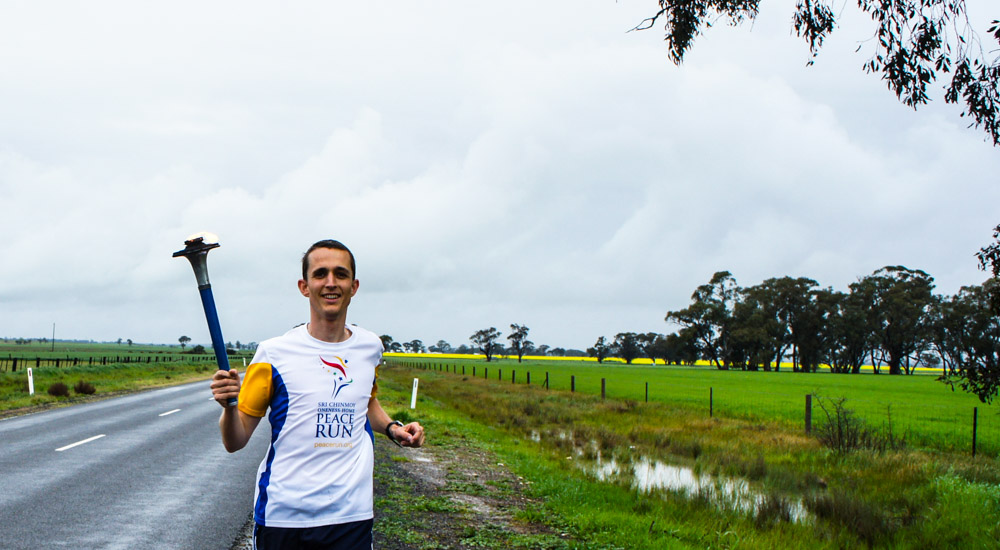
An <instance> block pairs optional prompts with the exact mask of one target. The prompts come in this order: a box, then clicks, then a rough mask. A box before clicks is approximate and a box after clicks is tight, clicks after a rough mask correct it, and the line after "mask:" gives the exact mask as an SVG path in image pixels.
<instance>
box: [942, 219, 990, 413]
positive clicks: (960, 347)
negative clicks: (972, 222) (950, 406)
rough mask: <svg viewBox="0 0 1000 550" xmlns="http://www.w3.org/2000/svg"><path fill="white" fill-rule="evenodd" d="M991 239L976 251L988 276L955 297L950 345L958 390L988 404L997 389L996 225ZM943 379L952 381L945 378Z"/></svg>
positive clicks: (980, 264)
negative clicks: (973, 395)
mask: <svg viewBox="0 0 1000 550" xmlns="http://www.w3.org/2000/svg"><path fill="white" fill-rule="evenodd" d="M993 240H994V241H995V242H993V243H991V244H989V245H987V246H984V247H983V248H981V249H980V250H979V252H977V253H976V257H977V258H978V259H979V268H980V269H982V270H983V271H986V272H988V273H990V274H991V275H992V276H991V277H990V278H989V279H987V281H986V282H985V283H983V284H982V286H979V287H964V288H962V289H961V290H960V291H959V293H958V295H957V296H956V297H955V299H954V302H955V305H956V309H957V311H956V314H955V315H954V325H955V326H953V327H949V329H950V330H951V333H952V338H951V340H952V346H953V350H954V351H953V354H954V357H955V362H956V363H957V367H958V378H959V380H960V384H961V386H962V389H963V390H965V391H967V392H971V393H974V394H976V396H977V397H979V400H980V401H982V402H983V403H989V402H991V401H992V400H993V398H994V397H996V395H997V391H998V389H1000V225H998V226H996V228H995V229H994V230H993ZM945 381H946V382H949V383H952V388H954V383H953V382H952V381H951V380H950V379H949V378H947V377H945Z"/></svg>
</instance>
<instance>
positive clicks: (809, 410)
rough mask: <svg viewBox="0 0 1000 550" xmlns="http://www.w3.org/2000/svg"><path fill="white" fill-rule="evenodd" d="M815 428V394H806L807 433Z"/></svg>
mask: <svg viewBox="0 0 1000 550" xmlns="http://www.w3.org/2000/svg"><path fill="white" fill-rule="evenodd" d="M812 429H813V396H812V394H811V393H807V394H806V435H809V434H811V433H812Z"/></svg>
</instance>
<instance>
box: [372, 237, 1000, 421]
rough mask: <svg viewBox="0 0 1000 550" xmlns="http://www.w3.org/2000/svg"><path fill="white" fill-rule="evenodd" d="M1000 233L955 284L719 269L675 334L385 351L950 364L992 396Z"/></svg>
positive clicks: (810, 366) (957, 381) (799, 364)
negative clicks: (974, 278)
mask: <svg viewBox="0 0 1000 550" xmlns="http://www.w3.org/2000/svg"><path fill="white" fill-rule="evenodd" d="M993 238H994V241H995V242H994V243H993V244H991V245H989V246H986V247H983V248H982V249H980V251H979V253H977V254H976V256H977V258H978V259H979V267H980V268H981V269H982V270H984V271H987V272H989V273H990V275H991V276H990V277H989V278H988V279H987V280H986V281H985V282H984V283H982V284H979V285H971V286H964V287H962V288H961V289H960V290H959V291H958V292H957V293H956V294H954V295H951V296H943V295H939V294H935V293H934V278H933V277H931V276H930V275H928V274H927V273H926V272H924V271H921V270H919V269H910V268H907V267H904V266H886V267H883V268H881V269H878V270H876V271H875V272H873V273H872V274H871V275H867V276H864V277H861V278H859V279H858V280H857V281H856V282H854V283H852V284H850V285H849V287H848V290H847V291H846V292H842V291H839V290H834V289H833V288H830V287H827V288H821V287H820V286H819V283H817V282H816V281H815V280H813V279H809V278H806V277H798V278H793V277H787V276H786V277H778V278H771V279H767V280H765V281H763V282H762V283H760V284H758V285H754V286H751V287H746V288H743V287H740V286H739V285H738V284H737V282H736V279H735V278H734V277H733V275H732V274H731V273H730V272H728V271H719V272H717V273H715V274H714V275H713V276H712V278H711V279H710V280H709V281H708V282H707V283H706V284H703V285H701V286H699V287H698V288H697V289H695V291H694V293H693V294H692V295H691V304H690V305H688V306H687V307H685V308H683V309H679V310H676V311H669V312H667V315H666V317H665V321H667V322H669V323H672V324H674V325H676V326H679V327H680V328H679V329H678V330H676V331H675V332H673V333H670V334H659V333H655V332H647V333H636V332H620V333H618V334H616V335H615V337H614V339H613V340H610V341H609V340H608V339H607V338H606V337H604V336H601V337H600V338H598V339H597V341H596V342H595V343H594V345H593V346H592V347H590V348H588V349H587V350H586V352H583V351H580V350H567V349H563V348H550V347H549V346H547V345H540V346H535V344H534V343H533V342H531V341H530V340H528V332H529V329H528V327H527V326H524V325H519V324H511V325H510V328H511V332H510V334H509V335H508V336H507V338H506V339H507V340H508V342H509V345H507V346H504V345H503V344H502V343H501V338H502V336H503V334H502V333H501V332H500V331H499V330H497V329H496V327H489V328H484V329H481V330H477V331H476V332H474V333H473V334H472V335H471V336H470V337H469V342H470V344H471V346H467V345H465V344H462V345H461V346H459V347H458V348H453V347H452V346H451V345H450V344H448V342H445V341H444V340H439V341H438V343H437V344H436V345H434V346H430V347H429V348H425V347H424V345H423V343H422V342H421V341H420V340H413V341H410V342H406V343H400V342H396V341H394V340H393V338H392V337H391V336H389V335H383V336H382V343H383V345H384V347H385V349H386V351H395V352H403V351H405V352H410V353H419V352H423V351H428V350H429V351H431V352H437V353H459V354H468V353H479V354H482V355H483V356H485V358H486V360H487V361H491V360H492V359H493V358H494V357H495V356H498V355H499V356H502V357H515V356H516V357H517V359H518V361H521V359H522V358H523V357H524V356H525V355H556V356H586V355H589V356H591V357H594V358H596V359H597V361H598V362H603V361H604V360H605V359H607V358H610V357H615V358H619V359H621V360H623V361H625V362H626V363H629V364H631V363H632V361H633V360H635V359H637V358H639V357H646V358H648V359H650V360H651V361H652V362H653V363H654V364H655V363H657V362H661V361H662V362H663V363H664V364H674V365H693V364H695V362H696V361H698V360H705V361H708V362H709V363H710V364H712V365H714V366H715V367H716V368H718V369H720V370H729V369H739V370H745V371H780V370H781V369H782V368H783V367H782V365H787V364H789V363H790V368H791V370H792V371H794V372H817V371H818V370H819V368H820V366H821V365H823V366H828V367H829V369H830V370H831V371H832V372H834V373H843V374H858V373H860V372H861V369H862V366H863V365H871V366H872V368H873V370H874V373H875V374H882V373H883V372H887V373H888V374H891V375H902V374H913V373H914V372H915V371H916V369H917V368H918V367H929V368H939V369H941V376H940V380H942V381H944V382H946V383H948V384H951V385H952V387H954V386H956V385H958V386H960V387H961V388H962V389H964V390H966V391H969V392H972V393H975V394H976V395H977V396H978V397H979V398H980V399H981V400H982V401H983V402H986V403H988V402H990V401H991V400H992V398H993V397H994V396H996V395H997V392H998V388H1000V225H998V226H997V227H996V228H995V229H994V232H993Z"/></svg>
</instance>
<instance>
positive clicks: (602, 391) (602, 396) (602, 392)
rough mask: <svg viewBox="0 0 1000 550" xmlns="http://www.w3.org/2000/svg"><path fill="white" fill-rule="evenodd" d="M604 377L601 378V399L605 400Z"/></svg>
mask: <svg viewBox="0 0 1000 550" xmlns="http://www.w3.org/2000/svg"><path fill="white" fill-rule="evenodd" d="M604 380H605V379H604V378H601V401H604Z"/></svg>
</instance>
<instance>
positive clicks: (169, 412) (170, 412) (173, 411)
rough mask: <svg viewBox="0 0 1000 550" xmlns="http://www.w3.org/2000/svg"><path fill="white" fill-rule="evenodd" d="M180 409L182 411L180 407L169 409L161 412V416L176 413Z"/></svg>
mask: <svg viewBox="0 0 1000 550" xmlns="http://www.w3.org/2000/svg"><path fill="white" fill-rule="evenodd" d="M178 411H180V409H174V410H172V411H167V412H165V413H163V414H161V415H160V416H167V415H168V414H174V413H175V412H178Z"/></svg>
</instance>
